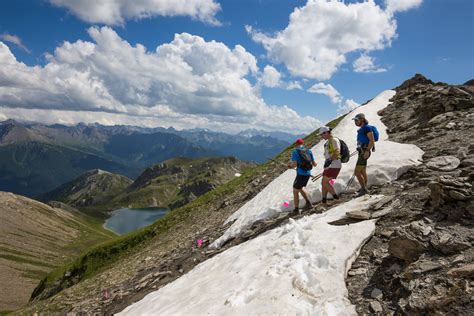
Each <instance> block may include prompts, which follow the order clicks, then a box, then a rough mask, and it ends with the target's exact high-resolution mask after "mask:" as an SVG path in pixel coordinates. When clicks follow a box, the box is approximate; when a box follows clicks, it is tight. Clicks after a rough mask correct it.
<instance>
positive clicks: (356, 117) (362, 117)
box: [352, 113, 365, 120]
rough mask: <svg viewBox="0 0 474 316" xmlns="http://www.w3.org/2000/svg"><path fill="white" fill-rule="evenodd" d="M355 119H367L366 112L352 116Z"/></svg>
mask: <svg viewBox="0 0 474 316" xmlns="http://www.w3.org/2000/svg"><path fill="white" fill-rule="evenodd" d="M352 119H353V120H360V119H365V115H364V113H359V114H357V115H356V116H354V117H353V118H352Z"/></svg>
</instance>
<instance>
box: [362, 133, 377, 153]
mask: <svg viewBox="0 0 474 316" xmlns="http://www.w3.org/2000/svg"><path fill="white" fill-rule="evenodd" d="M367 137H368V138H369V144H368V145H367V148H366V149H365V152H364V158H365V159H367V158H369V155H370V151H371V150H372V148H374V144H375V139H374V133H373V132H368V133H367Z"/></svg>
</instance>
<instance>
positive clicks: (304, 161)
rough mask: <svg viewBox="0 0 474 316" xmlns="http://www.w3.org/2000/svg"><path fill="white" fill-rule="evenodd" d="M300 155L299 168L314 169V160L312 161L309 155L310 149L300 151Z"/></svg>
mask: <svg viewBox="0 0 474 316" xmlns="http://www.w3.org/2000/svg"><path fill="white" fill-rule="evenodd" d="M298 154H299V155H300V160H301V163H300V164H299V166H298V167H300V168H301V169H303V170H311V169H313V163H312V162H313V159H311V155H310V154H309V149H305V150H302V149H298Z"/></svg>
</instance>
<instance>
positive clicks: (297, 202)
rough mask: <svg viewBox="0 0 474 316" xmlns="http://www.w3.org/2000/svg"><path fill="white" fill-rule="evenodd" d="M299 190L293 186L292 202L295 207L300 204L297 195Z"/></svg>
mask: <svg viewBox="0 0 474 316" xmlns="http://www.w3.org/2000/svg"><path fill="white" fill-rule="evenodd" d="M287 192H288V191H287ZM299 192H300V190H298V189H295V188H293V203H294V204H295V208H298V206H299V204H300V197H299V195H298V193H299Z"/></svg>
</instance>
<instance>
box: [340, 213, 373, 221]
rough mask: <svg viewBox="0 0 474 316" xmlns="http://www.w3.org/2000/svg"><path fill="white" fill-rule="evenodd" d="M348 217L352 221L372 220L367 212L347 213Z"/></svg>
mask: <svg viewBox="0 0 474 316" xmlns="http://www.w3.org/2000/svg"><path fill="white" fill-rule="evenodd" d="M346 216H347V217H349V218H352V219H362V220H365V219H370V217H371V215H370V213H369V212H366V211H350V212H347V213H346Z"/></svg>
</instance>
